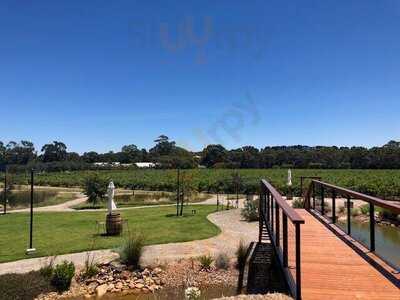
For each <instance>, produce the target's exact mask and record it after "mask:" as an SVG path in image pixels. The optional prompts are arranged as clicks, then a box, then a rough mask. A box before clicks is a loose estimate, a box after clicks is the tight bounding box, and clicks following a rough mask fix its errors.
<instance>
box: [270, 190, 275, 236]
mask: <svg viewBox="0 0 400 300" xmlns="http://www.w3.org/2000/svg"><path fill="white" fill-rule="evenodd" d="M270 223H271V234H272V237H271V239H273V238H274V237H273V235H274V196H272V195H271V222H270Z"/></svg>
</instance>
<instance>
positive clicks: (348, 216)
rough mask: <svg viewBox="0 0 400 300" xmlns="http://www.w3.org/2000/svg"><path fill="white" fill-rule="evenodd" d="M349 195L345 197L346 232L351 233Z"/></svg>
mask: <svg viewBox="0 0 400 300" xmlns="http://www.w3.org/2000/svg"><path fill="white" fill-rule="evenodd" d="M350 204H351V201H350V197H347V234H348V235H350V234H351V208H350Z"/></svg>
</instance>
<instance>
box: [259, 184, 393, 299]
mask: <svg viewBox="0 0 400 300" xmlns="http://www.w3.org/2000/svg"><path fill="white" fill-rule="evenodd" d="M309 180H310V185H309V187H308V190H307V192H306V193H305V195H304V198H303V205H304V208H300V209H293V208H292V207H291V206H290V205H289V204H288V202H287V201H286V200H285V199H284V198H283V197H282V196H281V195H280V194H279V192H278V191H277V190H276V189H275V188H274V187H273V186H272V185H271V184H270V183H268V182H267V181H265V180H262V181H261V194H260V203H259V207H260V218H259V241H258V242H259V243H270V244H272V245H273V249H274V251H275V256H276V257H277V258H278V259H277V261H278V263H279V265H280V268H281V270H282V272H283V274H284V278H285V279H286V282H287V286H288V289H289V290H290V292H291V294H292V296H293V297H295V298H296V299H305V300H308V299H379V300H384V299H385V300H386V299H396V300H400V274H399V270H398V269H396V268H398V266H397V267H396V266H394V265H391V264H390V263H388V262H386V261H385V260H384V259H382V258H381V257H380V256H379V255H378V254H377V253H376V251H375V223H376V220H375V207H376V206H378V207H381V208H385V209H387V210H390V211H391V212H393V213H400V205H397V204H393V203H391V202H388V201H385V200H382V199H378V198H375V197H371V196H368V195H364V194H361V193H357V192H354V191H351V190H348V189H344V188H341V187H337V186H334V185H331V184H327V183H325V182H322V181H320V180H317V179H315V178H310V179H309ZM302 181H303V180H302ZM339 197H341V198H339ZM343 198H344V199H345V200H344V203H346V205H345V207H346V208H345V211H346V216H347V220H346V227H347V231H346V232H344V231H343V230H342V228H341V227H340V226H338V224H337V216H336V211H337V209H336V205H337V202H339V201H342V202H343ZM353 199H357V200H362V201H365V202H366V203H368V204H369V226H370V238H369V244H368V245H364V244H362V243H361V242H359V241H357V240H355V239H354V237H352V236H351V222H350V221H351V217H352V216H351V204H352V200H353ZM328 201H330V202H328ZM327 203H329V205H330V208H329V209H328V207H327V206H328V205H327ZM398 254H399V255H400V249H399V252H398Z"/></svg>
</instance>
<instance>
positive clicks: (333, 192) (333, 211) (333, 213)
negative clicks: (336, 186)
mask: <svg viewBox="0 0 400 300" xmlns="http://www.w3.org/2000/svg"><path fill="white" fill-rule="evenodd" d="M332 223H333V224H335V223H336V191H335V190H332Z"/></svg>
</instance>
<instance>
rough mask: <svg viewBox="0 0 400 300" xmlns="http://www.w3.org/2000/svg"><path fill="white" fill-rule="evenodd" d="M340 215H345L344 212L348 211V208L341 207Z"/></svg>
mask: <svg viewBox="0 0 400 300" xmlns="http://www.w3.org/2000/svg"><path fill="white" fill-rule="evenodd" d="M338 211H339V214H344V212H345V211H346V208H345V207H344V206H339V210H338Z"/></svg>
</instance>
